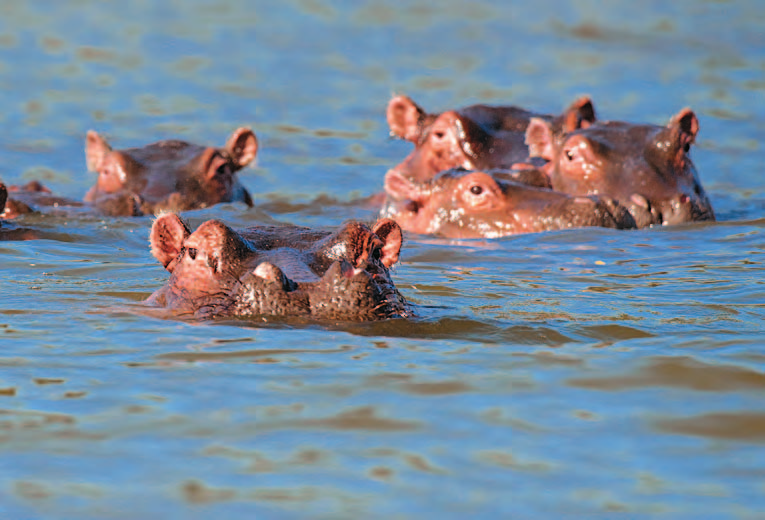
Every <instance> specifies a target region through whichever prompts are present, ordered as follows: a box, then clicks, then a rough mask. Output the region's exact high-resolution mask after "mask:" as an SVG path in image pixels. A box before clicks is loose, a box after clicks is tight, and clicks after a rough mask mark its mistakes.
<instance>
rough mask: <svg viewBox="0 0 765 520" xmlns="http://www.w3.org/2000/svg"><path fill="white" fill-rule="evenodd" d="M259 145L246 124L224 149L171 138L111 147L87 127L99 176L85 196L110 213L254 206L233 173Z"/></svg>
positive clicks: (91, 165) (91, 163)
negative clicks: (230, 204)
mask: <svg viewBox="0 0 765 520" xmlns="http://www.w3.org/2000/svg"><path fill="white" fill-rule="evenodd" d="M257 150H258V141H257V139H256V137H255V134H254V133H253V132H252V130H250V129H249V128H239V129H237V130H236V131H235V132H234V133H233V134H232V135H231V137H229V139H228V142H227V143H226V145H225V146H224V147H222V148H216V147H212V146H200V145H196V144H191V143H187V142H185V141H177V140H170V141H159V142H157V143H153V144H149V145H146V146H143V147H141V148H128V149H125V150H113V149H112V147H111V146H109V143H107V142H106V140H104V138H103V137H101V136H100V135H98V134H97V133H96V132H94V131H92V130H91V131H89V132H88V135H87V138H86V141H85V156H86V159H87V163H88V170H89V171H94V172H97V173H98V179H97V180H96V184H95V186H93V187H92V188H91V189H90V191H88V193H87V194H86V195H85V201H86V202H89V203H92V204H93V205H95V206H96V207H97V208H98V209H99V210H100V211H101V212H103V213H105V214H108V215H143V214H152V213H157V212H160V211H185V210H190V209H199V208H205V207H208V206H212V205H214V204H218V203H220V202H244V203H245V204H247V205H248V206H252V197H250V194H249V193H248V192H247V190H246V189H245V188H244V186H242V184H241V182H240V181H239V178H238V177H237V175H236V172H237V171H239V170H240V169H242V168H243V167H245V166H246V165H248V164H249V163H250V162H252V160H253V159H254V158H255V155H256V154H257Z"/></svg>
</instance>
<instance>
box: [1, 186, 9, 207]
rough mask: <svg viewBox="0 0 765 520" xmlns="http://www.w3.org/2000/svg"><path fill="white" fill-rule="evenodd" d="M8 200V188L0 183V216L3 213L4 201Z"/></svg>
mask: <svg viewBox="0 0 765 520" xmlns="http://www.w3.org/2000/svg"><path fill="white" fill-rule="evenodd" d="M7 200H8V188H6V187H5V184H3V183H2V182H0V215H3V214H4V213H5V201H7Z"/></svg>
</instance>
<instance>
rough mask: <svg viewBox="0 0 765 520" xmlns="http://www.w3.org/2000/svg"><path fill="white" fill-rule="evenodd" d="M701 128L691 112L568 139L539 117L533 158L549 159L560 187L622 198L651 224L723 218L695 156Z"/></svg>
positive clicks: (580, 132)
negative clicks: (654, 122) (718, 214)
mask: <svg viewBox="0 0 765 520" xmlns="http://www.w3.org/2000/svg"><path fill="white" fill-rule="evenodd" d="M698 130H699V122H698V119H696V115H695V114H694V113H693V111H692V110H690V109H689V108H685V109H683V110H681V111H680V112H678V113H677V114H676V115H675V116H674V117H672V119H671V120H670V121H669V123H668V124H667V126H656V125H650V124H632V123H625V122H618V121H608V122H597V123H595V124H593V125H590V126H589V127H588V128H581V129H577V130H574V131H571V132H568V133H565V134H558V133H556V129H555V127H554V126H553V125H552V124H550V122H549V121H545V120H544V119H540V118H534V119H532V120H531V122H530V123H529V127H528V129H527V130H526V143H527V144H528V145H529V150H530V154H531V155H532V156H535V157H541V158H543V159H546V160H547V161H549V162H548V163H547V164H546V165H545V166H543V167H542V169H543V171H544V172H545V173H546V174H547V175H548V177H549V179H550V184H551V186H552V187H553V189H555V190H558V191H561V192H565V193H569V194H572V195H601V196H606V197H611V198H614V199H617V200H618V201H619V203H620V204H622V205H624V206H626V207H627V208H628V209H629V210H630V212H631V213H632V215H633V217H634V219H635V222H636V223H637V225H638V227H645V226H649V225H651V224H665V225H666V224H679V223H681V222H691V221H698V220H715V215H714V211H712V206H711V204H710V202H709V198H708V197H707V195H706V193H705V192H704V188H702V187H701V182H700V181H699V178H698V175H697V173H696V168H695V167H694V165H693V162H692V161H691V158H690V157H689V155H688V152H689V151H690V148H691V144H693V142H694V140H695V139H696V134H697V133H698Z"/></svg>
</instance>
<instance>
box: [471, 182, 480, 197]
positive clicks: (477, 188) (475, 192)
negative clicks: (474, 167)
mask: <svg viewBox="0 0 765 520" xmlns="http://www.w3.org/2000/svg"><path fill="white" fill-rule="evenodd" d="M470 193H472V194H473V195H480V194H481V193H483V186H479V185H478V184H474V185H473V186H471V187H470Z"/></svg>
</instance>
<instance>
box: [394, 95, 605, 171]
mask: <svg viewBox="0 0 765 520" xmlns="http://www.w3.org/2000/svg"><path fill="white" fill-rule="evenodd" d="M533 117H537V118H541V119H542V120H544V121H547V122H549V123H550V124H551V125H552V127H553V128H555V129H556V131H558V132H559V133H563V132H569V131H572V130H576V129H577V128H586V127H587V126H589V125H591V124H592V123H593V122H595V121H596V117H595V108H594V106H593V104H592V100H591V99H590V98H589V97H587V96H584V97H581V98H579V99H577V100H576V101H575V102H574V103H572V104H571V105H570V106H569V107H568V109H566V111H565V112H564V113H563V114H562V115H559V116H557V117H555V116H552V115H540V114H537V113H534V112H530V111H528V110H524V109H522V108H518V107H514V106H489V105H472V106H468V107H465V108H460V109H458V110H448V111H446V112H442V113H440V114H428V113H426V112H425V111H424V110H423V109H422V108H420V107H419V106H418V105H417V104H416V103H415V102H414V101H412V99H410V98H409V97H407V96H403V95H400V96H396V97H394V98H393V99H391V100H390V102H389V103H388V109H387V118H388V126H389V127H390V132H391V135H392V136H395V137H399V138H401V139H405V140H407V141H411V142H412V143H413V144H414V151H412V153H411V154H409V156H408V157H407V158H406V159H404V161H403V162H402V163H401V164H399V165H398V166H396V170H398V171H399V172H400V173H401V174H403V175H405V176H406V177H409V178H410V179H412V180H413V181H415V182H422V181H426V180H427V179H430V178H431V177H434V176H435V175H436V174H437V173H439V172H441V171H443V170H448V169H450V168H456V167H459V166H461V167H463V168H467V169H470V170H485V169H495V168H505V169H511V168H515V167H517V166H518V165H520V164H526V163H528V161H529V149H528V147H527V146H526V144H525V142H524V138H525V132H526V128H527V127H528V124H529V121H530V120H531V119H532V118H533Z"/></svg>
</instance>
